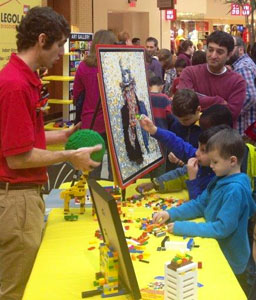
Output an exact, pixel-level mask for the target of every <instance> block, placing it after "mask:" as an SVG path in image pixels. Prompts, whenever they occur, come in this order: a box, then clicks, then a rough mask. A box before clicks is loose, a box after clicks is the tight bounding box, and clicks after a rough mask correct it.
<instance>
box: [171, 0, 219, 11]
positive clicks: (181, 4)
mask: <svg viewBox="0 0 256 300" xmlns="http://www.w3.org/2000/svg"><path fill="white" fill-rule="evenodd" d="M210 1H212V2H214V1H215V0H210ZM176 8H177V11H178V12H182V13H189V14H190V13H193V14H206V10H207V1H206V0H178V1H177V5H176Z"/></svg>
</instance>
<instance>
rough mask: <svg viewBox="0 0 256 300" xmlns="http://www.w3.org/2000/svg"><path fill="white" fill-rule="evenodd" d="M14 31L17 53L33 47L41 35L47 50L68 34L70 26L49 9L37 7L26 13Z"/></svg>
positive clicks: (60, 16)
mask: <svg viewBox="0 0 256 300" xmlns="http://www.w3.org/2000/svg"><path fill="white" fill-rule="evenodd" d="M16 30H17V35H16V38H17V48H18V52H20V51H22V50H27V49H29V48H31V47H33V46H34V45H35V44H36V43H37V41H38V36H39V35H40V34H41V33H45V34H46V43H45V45H44V49H49V48H50V47H51V46H52V44H53V43H54V42H56V41H59V40H61V39H62V38H63V36H65V37H68V36H69V34H70V26H69V24H68V23H67V21H66V19H65V18H64V17H63V16H62V15H60V14H58V13H57V12H55V11H54V10H53V9H52V8H50V7H38V6H37V7H33V8H31V9H30V10H29V11H28V13H27V15H26V16H25V17H24V18H23V19H22V20H21V22H20V24H19V25H18V26H17V27H16Z"/></svg>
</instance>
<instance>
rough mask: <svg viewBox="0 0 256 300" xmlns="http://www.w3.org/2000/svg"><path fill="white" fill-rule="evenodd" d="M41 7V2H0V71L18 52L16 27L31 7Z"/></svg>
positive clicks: (2, 0)
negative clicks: (12, 55)
mask: <svg viewBox="0 0 256 300" xmlns="http://www.w3.org/2000/svg"><path fill="white" fill-rule="evenodd" d="M40 5H41V1H40V0H0V32H1V39H0V69H2V67H3V66H4V65H5V64H6V63H7V62H8V60H9V57H10V55H11V53H12V52H16V50H17V47H16V26H17V25H19V24H20V22H21V20H22V18H23V17H24V16H25V15H26V13H27V12H28V11H29V9H30V8H31V7H34V6H40Z"/></svg>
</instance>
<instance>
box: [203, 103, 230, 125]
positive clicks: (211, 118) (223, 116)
mask: <svg viewBox="0 0 256 300" xmlns="http://www.w3.org/2000/svg"><path fill="white" fill-rule="evenodd" d="M199 124H200V128H201V129H202V130H206V129H208V128H210V127H213V126H217V125H221V124H226V125H228V126H229V127H231V128H232V127H233V119H232V114H231V112H230V110H229V109H228V108H227V107H226V106H225V105H221V104H214V105H212V106H210V107H209V108H207V109H206V110H204V111H203V113H202V114H201V116H200V119H199Z"/></svg>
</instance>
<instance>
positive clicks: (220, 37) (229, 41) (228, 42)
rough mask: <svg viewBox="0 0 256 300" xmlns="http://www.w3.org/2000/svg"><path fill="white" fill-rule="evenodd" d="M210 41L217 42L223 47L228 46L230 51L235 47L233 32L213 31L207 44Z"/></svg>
mask: <svg viewBox="0 0 256 300" xmlns="http://www.w3.org/2000/svg"><path fill="white" fill-rule="evenodd" d="M209 43H215V44H217V45H219V46H221V47H225V48H227V51H228V53H230V52H232V51H233V50H234V47H235V43H234V39H233V37H232V35H231V34H229V33H227V32H225V31H219V30H216V31H213V32H212V33H211V34H210V35H208V37H207V46H208V45H209Z"/></svg>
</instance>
